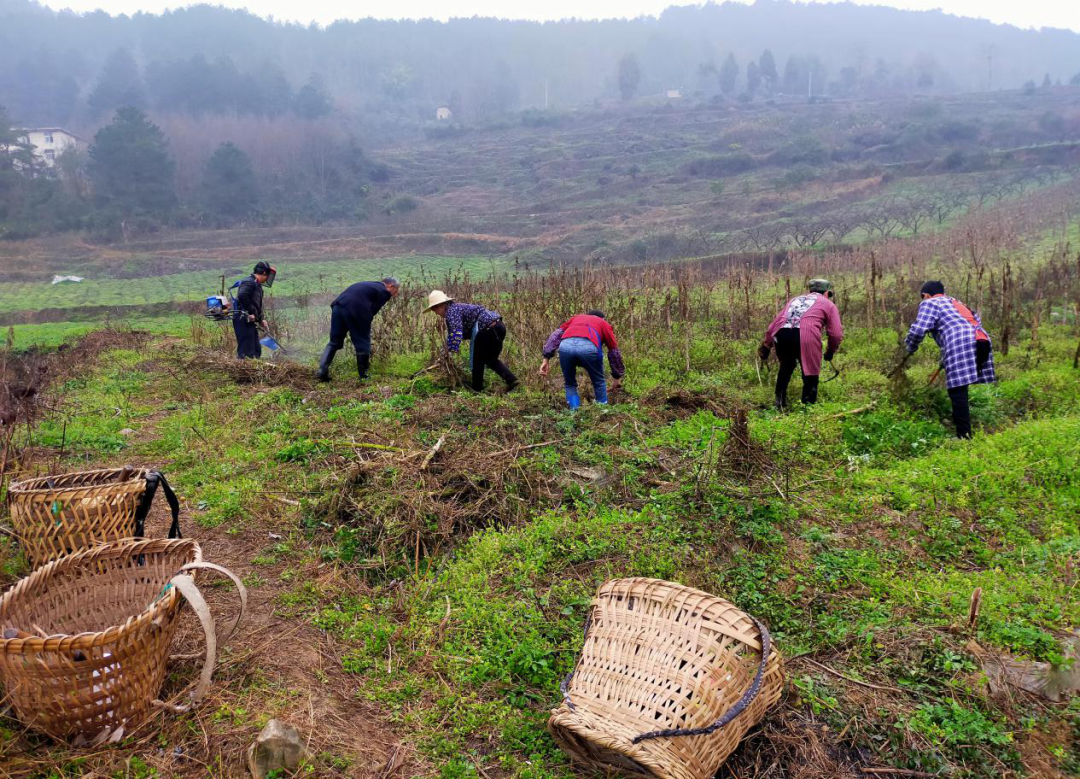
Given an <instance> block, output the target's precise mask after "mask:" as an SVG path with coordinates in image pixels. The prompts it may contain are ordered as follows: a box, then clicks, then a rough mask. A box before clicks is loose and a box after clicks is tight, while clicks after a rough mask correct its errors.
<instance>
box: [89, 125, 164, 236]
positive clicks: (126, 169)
mask: <svg viewBox="0 0 1080 779" xmlns="http://www.w3.org/2000/svg"><path fill="white" fill-rule="evenodd" d="M174 167H175V166H174V164H173V161H172V159H171V158H170V156H169V144H168V141H167V140H166V139H165V135H164V134H163V133H162V132H161V130H160V129H159V128H158V126H157V125H155V124H154V123H153V122H151V121H150V120H149V119H148V118H147V117H146V114H144V113H143V112H142V111H140V110H139V109H138V108H132V107H130V106H128V107H125V108H121V109H119V110H118V111H117V112H116V116H115V117H114V118H113V121H112V123H111V124H108V125H106V126H105V127H102V128H101V129H100V130H98V131H97V134H96V135H95V136H94V143H93V145H92V146H91V147H90V179H91V181H92V182H93V184H94V194H95V195H96V197H98V198H99V199H100V200H101V201H102V203H103V204H104V205H106V206H110V207H113V208H115V209H117V210H118V211H119V213H120V214H121V215H123V216H124V217H128V216H132V215H135V214H150V215H153V216H158V217H163V216H167V215H168V213H169V212H170V211H171V210H172V209H173V208H174V207H175V205H176V193H175V192H174V191H173V170H174Z"/></svg>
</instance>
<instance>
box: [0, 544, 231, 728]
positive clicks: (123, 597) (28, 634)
mask: <svg viewBox="0 0 1080 779" xmlns="http://www.w3.org/2000/svg"><path fill="white" fill-rule="evenodd" d="M199 568H211V569H213V570H216V571H220V572H223V573H225V574H226V575H227V576H229V577H230V578H231V579H232V580H233V581H234V582H235V583H236V585H237V587H238V591H239V594H240V599H241V609H240V615H242V614H243V610H244V606H245V605H246V600H247V598H246V592H245V590H244V588H243V585H242V584H241V583H240V581H239V580H238V579H237V578H236V577H235V576H234V575H233V574H232V573H230V572H228V571H225V569H223V568H221V567H220V566H216V565H213V564H211V563H205V562H203V561H202V551H201V549H200V548H199V545H198V544H197V543H195V542H194V541H192V540H167V539H154V540H136V539H129V540H126V541H120V542H115V543H110V544H103V545H101V546H97V547H94V548H92V549H86V550H83V551H81V552H77V553H75V554H73V555H69V556H67V557H62V558H60V559H59V560H54V561H53V562H51V563H48V564H47V565H45V566H43V567H42V568H39V569H38V570H36V571H34V572H33V573H32V574H30V575H29V576H28V577H26V578H25V579H22V580H21V581H19V582H18V583H17V584H15V585H14V586H13V587H12V588H11V589H9V590H8V591H7V592H6V593H4V595H3V597H2V598H0V636H3V638H0V681H2V683H3V687H4V692H5V693H6V698H5V700H6V701H8V702H10V703H11V704H12V705H13V706H14V708H15V712H16V714H17V715H18V717H19V719H20V720H21V721H22V722H24V723H25V724H27V725H29V726H30V727H33V728H35V729H37V730H40V731H43V732H45V733H48V734H49V735H51V736H54V737H56V738H60V739H65V740H73V741H74V742H75V743H76V744H77V745H81V744H98V743H102V742H105V741H118V740H119V739H120V738H122V737H123V736H124V734H125V733H130V732H131V731H132V730H133V729H134V728H135V727H137V726H138V725H139V724H140V722H141V721H142V720H143V718H144V717H145V716H146V714H147V713H148V711H149V710H150V708H151V705H157V706H159V707H163V708H169V709H171V710H173V711H183V710H186V708H187V707H188V706H190V705H191V703H187V704H185V705H179V706H174V705H170V704H165V703H162V702H161V701H155V698H156V697H157V695H158V694H159V692H160V690H161V686H162V683H163V681H164V679H165V669H166V662H167V660H168V659H169V647H170V645H171V643H172V640H173V636H174V634H175V633H176V627H177V615H178V614H179V612H180V605H181V602H182V599H186V600H187V601H188V603H189V604H190V605H191V606H192V609H193V610H194V611H195V613H196V615H197V616H198V618H199V621H200V623H201V624H202V627H203V630H204V632H205V634H206V641H207V649H206V661H205V664H204V666H203V669H202V672H201V674H200V677H199V681H198V684H197V685H196V687H195V690H194V692H193V693H192V694H191V702H194V701H195V700H197V699H198V698H200V697H201V696H202V695H203V694H204V693H205V691H206V688H207V686H208V685H209V682H210V675H211V673H212V672H213V667H214V661H215V657H216V652H217V640H218V638H217V635H216V632H215V629H214V623H213V620H212V619H211V617H210V613H209V610H208V609H207V606H206V602H205V601H204V600H203V598H202V596H201V595H200V594H199V590H198V588H197V587H196V586H195V583H194V579H193V578H192V574H191V573H190V572H191V571H193V570H195V569H199ZM239 620H240V616H239V615H238V616H237V618H236V623H233V625H232V629H235V627H236V624H237V623H238V622H239ZM232 629H230V630H229V633H231V632H232Z"/></svg>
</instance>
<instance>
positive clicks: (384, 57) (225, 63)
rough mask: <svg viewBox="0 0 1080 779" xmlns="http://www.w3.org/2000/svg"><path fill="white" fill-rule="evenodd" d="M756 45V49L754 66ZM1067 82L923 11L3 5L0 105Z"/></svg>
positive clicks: (897, 89)
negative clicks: (535, 17) (152, 9)
mask: <svg viewBox="0 0 1080 779" xmlns="http://www.w3.org/2000/svg"><path fill="white" fill-rule="evenodd" d="M766 51H768V54H767V55H766ZM1074 77H1077V78H1078V79H1080V35H1078V34H1076V33H1072V32H1069V31H1064V30H1045V29H1044V30H1041V31H1035V30H1020V29H1018V28H1015V27H1009V26H1001V25H993V24H991V23H989V22H985V21H979V20H973V19H963V18H958V17H954V16H949V15H947V14H944V13H941V12H938V11H931V12H910V11H899V10H894V9H889V8H883V7H864V6H855V5H852V4H847V3H845V4H795V3H791V2H786V1H785V0H758V2H756V3H755V4H753V5H742V4H738V3H725V4H722V5H714V4H709V5H706V6H703V7H696V6H691V7H683V8H671V9H669V10H667V11H666V12H664V13H663V14H662V15H661V16H660V17H659V18H649V17H645V18H639V19H634V20H607V21H563V22H556V23H546V24H539V23H533V22H522V21H499V20H493V19H479V18H474V19H458V20H452V21H450V22H448V23H440V22H434V21H402V22H394V21H376V20H371V19H366V20H361V21H342V22H336V23H334V24H332V25H329V26H327V27H320V26H317V25H311V26H303V25H297V24H283V23H279V22H274V21H272V20H266V19H261V18H259V17H257V16H254V15H252V14H250V13H247V12H244V11H234V10H228V9H224V8H220V7H217V8H215V7H211V6H206V5H202V6H194V7H191V8H186V9H181V10H177V11H173V12H168V13H165V14H162V15H154V14H136V15H134V16H131V17H128V16H109V15H108V14H105V13H104V12H95V13H90V14H83V15H79V14H73V13H70V12H54V11H51V10H49V9H47V8H44V7H42V6H40V5H38V4H36V3H34V2H31V0H0V105H5V106H6V107H7V108H8V111H9V113H10V115H11V116H12V117H13V118H14V119H15V120H17V121H20V122H23V123H27V124H51V125H55V124H63V125H72V126H75V127H77V128H82V129H86V128H89V127H92V126H96V125H97V124H100V121H102V120H103V119H106V118H107V117H108V116H109V115H111V113H112V111H113V109H115V108H116V107H118V106H119V105H122V104H129V103H136V104H138V103H142V104H143V105H145V107H147V108H150V109H154V110H156V111H159V112H160V111H170V112H181V113H191V114H206V113H239V114H245V113H250V114H258V115H279V114H284V113H288V112H293V113H296V114H298V115H300V116H306V117H311V116H318V115H322V114H325V113H327V112H328V111H330V110H335V109H336V110H337V111H339V112H340V115H341V116H342V117H344V118H347V119H348V120H350V121H351V122H361V123H363V124H365V125H366V126H367V127H368V128H369V129H376V128H382V129H384V130H387V131H389V130H392V129H393V128H395V127H402V126H406V125H407V126H413V127H415V126H416V124H417V123H418V122H421V121H427V120H430V119H431V118H432V116H433V112H434V109H435V107H436V106H438V105H442V104H446V105H448V106H449V107H451V108H452V109H453V111H454V118H455V119H456V120H458V121H465V122H469V121H480V120H485V119H488V118H490V117H493V116H497V115H499V114H502V113H505V112H507V111H511V110H520V109H525V108H530V107H542V106H544V105H545V99H546V100H547V101H548V105H550V106H552V107H557V108H570V107H574V106H579V105H582V104H586V103H591V102H593V101H595V100H601V101H604V100H616V99H619V98H624V99H640V98H642V97H646V96H649V95H658V94H663V93H664V92H666V90H669V89H678V90H680V91H681V93H682V94H683V95H684V96H686V97H688V98H690V97H695V98H699V99H712V98H714V97H716V95H717V94H721V95H722V96H723V97H725V98H728V99H736V98H738V97H739V96H742V98H743V99H744V100H745V99H747V98H749V97H754V96H765V95H767V96H772V95H775V94H784V93H788V94H792V93H796V94H801V95H805V94H806V93H807V90H808V89H810V90H812V91H813V92H814V93H815V94H820V95H826V94H827V95H830V96H836V97H879V96H892V95H896V94H904V93H913V92H919V93H944V92H955V91H966V90H983V89H987V88H988V87H989V88H990V89H995V90H996V89H998V88H1005V89H1014V88H1018V87H1021V86H1022V85H1024V84H1025V83H1027V82H1029V81H1030V82H1034V83H1036V84H1040V85H1042V84H1044V83H1046V82H1049V84H1053V83H1057V82H1058V81H1061V82H1068V81H1070V80H1071V79H1073V78H1074Z"/></svg>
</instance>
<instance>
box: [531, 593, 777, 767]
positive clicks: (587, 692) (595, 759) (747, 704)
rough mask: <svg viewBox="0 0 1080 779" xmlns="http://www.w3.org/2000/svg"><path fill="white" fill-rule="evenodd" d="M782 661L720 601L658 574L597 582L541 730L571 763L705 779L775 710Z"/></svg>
mask: <svg viewBox="0 0 1080 779" xmlns="http://www.w3.org/2000/svg"><path fill="white" fill-rule="evenodd" d="M782 686H783V674H782V668H781V658H780V654H779V653H778V652H777V651H776V649H775V648H774V647H773V646H772V642H771V640H770V639H769V634H768V631H767V630H766V629H765V627H764V625H762V624H761V623H760V622H758V621H757V620H756V619H754V618H753V617H751V616H749V615H748V614H745V613H743V612H742V611H739V609H737V608H736V607H735V606H734V605H732V604H731V603H729V602H728V601H726V600H723V599H721V598H717V597H715V596H713V595H709V594H708V593H705V592H701V591H700V590H695V589H691V588H690V587H684V586H682V585H679V584H672V583H671V582H665V581H660V580H657V579H639V578H635V579H616V580H614V581H610V582H607V583H606V584H604V585H603V586H602V587H601V588H600V590H599V592H598V593H597V595H596V598H595V599H594V600H593V603H592V606H591V609H590V613H589V617H588V620H587V621H586V624H585V645H584V647H583V648H582V652H581V657H580V658H579V660H578V663H577V667H576V668H575V669H574V671H573V673H571V674H570V675H569V676H567V678H566V680H565V681H564V682H563V686H562V691H563V704H562V705H561V706H560V707H559V708H558V709H555V710H554V711H553V712H552V715H551V719H550V720H548V729H549V730H550V731H551V734H552V736H553V737H554V738H555V740H556V741H557V742H558V744H559V746H560V747H562V749H563V750H564V751H565V752H566V753H567V754H568V755H569V756H570V757H571V759H572V760H573V761H574V762H577V763H581V764H584V765H586V766H588V767H590V768H593V769H598V770H601V771H605V772H608V773H610V772H612V771H615V772H617V773H622V774H624V775H629V776H645V777H659V778H661V779H710V778H711V777H712V776H714V775H715V774H716V772H717V770H718V769H719V768H720V765H721V764H722V763H723V762H724V760H726V759H727V757H728V755H730V754H731V753H732V751H734V749H735V747H736V746H738V744H739V741H740V740H741V739H742V737H743V736H744V735H745V733H746V731H747V730H749V729H750V728H751V727H753V726H754V725H756V724H757V723H758V722H759V721H760V720H761V719H762V717H763V716H764V714H765V710H766V709H767V708H769V706H771V705H772V704H774V703H776V701H777V699H779V697H780V691H781V688H782Z"/></svg>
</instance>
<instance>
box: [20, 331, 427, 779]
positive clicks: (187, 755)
mask: <svg viewBox="0 0 1080 779" xmlns="http://www.w3.org/2000/svg"><path fill="white" fill-rule="evenodd" d="M143 338H144V337H143V336H141V335H139V334H137V333H126V334H125V333H115V332H111V333H110V332H104V333H99V334H94V335H93V336H90V337H88V338H85V339H83V340H82V341H81V342H80V343H79V344H78V345H77V346H74V347H71V348H69V349H68V350H65V352H62V353H59V354H56V355H49V356H42V357H32V359H31V360H30V362H29V363H28V365H29V366H30V367H29V368H23V369H22V373H29V375H30V376H32V377H34V378H35V379H36V380H37V381H38V383H42V382H44V381H45V379H46V378H49V379H51V380H53V381H55V380H58V379H61V380H62V377H64V376H70V375H72V374H73V373H74V372H77V371H79V370H80V369H85V366H86V364H87V363H88V362H89V361H92V360H93V359H94V358H95V357H96V356H97V355H98V354H100V353H101V352H102V351H103V350H104V349H107V348H113V347H117V346H133V345H139V344H142V343H143ZM8 372H9V375H16V374H18V371H17V370H16V368H15V366H14V365H12V366H9V367H8ZM140 434H141V435H145V436H148V437H153V436H154V435H155V431H154V425H153V419H152V418H151V419H149V420H147V421H146V423H145V424H144V425H143V426H142V427H141V430H140ZM54 454H55V453H53V452H51V451H47V450H38V451H28V452H26V453H25V458H24V460H23V462H22V469H23V470H24V472H25V471H36V470H40V469H41V468H43V467H48V465H46V461H48V460H51V459H52V457H53V456H54ZM129 464H131V465H135V466H147V467H154V468H160V469H161V470H163V471H164V472H165V473H166V474H168V470H169V466H168V462H163V461H153V462H148V461H146V462H144V461H138V460H131V461H130V462H129ZM112 465H115V462H104V461H103V462H98V463H95V462H88V463H86V465H85V467H86V469H90V468H95V467H107V466H112ZM158 497H159V499H158V500H157V501H155V505H154V507H153V509H152V510H151V513H150V516H149V518H148V520H147V536H148V537H164V536H165V535H166V534H167V532H168V527H169V523H170V521H171V517H170V515H169V512H168V506H167V503H166V502H165V501H164V500H163V499H162V498H161V496H158ZM296 510H297V509H296V507H295V506H292V505H289V504H288V503H287V502H277V501H274V500H270V499H268V501H267V504H266V506H265V509H264V511H263V512H261V513H260V514H259V515H258V516H253V517H249V518H248V519H247V521H246V522H245V524H244V529H243V531H242V532H239V533H236V532H235V531H233V532H228V531H227V530H226V529H225V528H211V529H208V528H204V527H199V526H197V525H195V524H194V523H193V522H192V521H191V519H190V516H189V515H188V512H187V511H186V510H185V508H184V507H183V505H182V506H181V530H182V533H183V534H184V535H185V536H189V537H195V538H196V539H197V540H198V541H199V544H200V546H201V547H202V551H203V558H204V559H205V560H207V561H209V562H213V563H217V564H219V565H223V566H225V567H226V568H228V569H230V570H231V571H233V572H234V573H235V574H237V575H238V576H239V577H241V579H244V580H245V581H246V582H247V583H248V610H247V612H246V614H245V617H244V620H243V622H242V623H241V625H240V628H239V629H238V630H237V632H236V634H235V635H234V636H232V637H231V638H230V639H229V640H228V641H226V642H225V643H224V645H223V646H221V647H219V656H218V663H217V667H216V668H215V673H214V682H213V685H212V687H211V690H210V692H209V693H208V695H207V698H206V699H205V700H204V701H203V702H202V703H201V704H200V705H199V706H197V707H196V708H195V709H194V710H193V712H192V713H190V714H188V715H183V716H177V715H174V714H165V713H161V712H157V713H154V714H152V715H151V716H150V717H149V719H148V720H147V721H146V722H145V723H144V724H143V725H142V726H141V727H140V728H139V729H138V730H137V731H135V732H133V733H132V734H130V736H129V737H128V739H126V740H125V742H124V744H123V745H121V746H118V747H108V748H99V749H97V750H94V751H91V752H89V753H88V752H86V751H75V750H69V749H67V748H66V747H64V746H63V745H60V744H56V743H55V742H52V741H50V740H48V739H46V738H44V737H41V736H38V735H36V734H34V733H32V732H27V731H25V730H24V731H21V732H20V731H19V730H18V728H20V727H21V726H20V725H19V724H18V723H17V722H16V721H14V720H8V719H3V718H0V724H2V725H3V726H4V727H8V728H12V729H13V730H14V732H15V733H17V734H18V735H16V736H15V737H14V738H11V739H10V740H4V741H0V776H4V777H12V778H13V779H17V778H19V777H40V776H45V775H46V774H48V772H49V770H50V769H51V768H60V767H63V766H65V765H67V764H69V762H70V761H71V760H73V759H75V758H81V759H84V761H85V762H83V763H82V764H81V765H80V767H79V770H80V775H81V776H84V777H112V776H128V775H129V774H128V773H125V770H127V769H130V768H131V766H132V763H131V761H132V759H133V758H136V757H137V758H138V759H139V760H142V761H143V762H145V763H146V764H147V765H149V766H151V767H153V768H155V769H157V771H158V772H159V773H158V776H161V777H206V776H207V775H208V773H209V775H210V776H214V777H240V776H248V772H247V768H246V762H245V760H246V757H245V753H246V749H247V746H248V745H249V744H250V743H251V741H252V740H253V739H254V738H255V737H256V736H257V735H258V731H259V727H258V723H259V721H260V720H261V718H265V717H276V718H278V719H281V720H283V721H285V722H286V723H288V724H291V725H293V726H294V727H296V728H297V729H298V730H299V732H300V733H301V735H302V736H303V737H304V738H305V739H306V740H307V744H308V748H309V750H310V751H311V753H312V754H313V755H314V756H315V757H316V760H317V765H316V774H315V775H317V776H342V777H344V776H347V777H373V776H379V777H381V778H383V779H389V777H391V776H408V775H413V774H415V773H416V772H417V771H418V770H419V769H421V768H422V763H421V761H420V759H419V758H418V757H417V756H416V755H415V753H414V751H413V749H412V747H410V746H409V745H407V744H405V743H403V741H402V739H401V736H400V735H399V734H398V733H397V732H395V730H394V728H393V727H392V726H391V724H390V723H389V721H388V717H387V714H386V713H385V712H383V711H380V710H379V709H378V708H377V707H376V706H375V705H373V704H371V703H368V702H365V701H364V700H362V699H361V697H360V696H359V691H360V689H361V687H362V684H363V678H362V677H357V676H350V675H348V674H347V673H345V672H344V671H343V670H342V664H341V660H340V651H341V650H340V648H339V647H338V646H337V645H336V643H335V642H334V640H333V639H332V638H330V637H329V636H328V635H326V634H325V633H323V632H322V631H320V630H318V629H317V628H315V627H314V626H313V625H312V624H311V622H310V621H309V616H310V613H309V611H306V610H305V609H304V608H303V607H292V608H290V607H289V606H288V605H286V600H285V599H284V597H283V596H285V595H286V594H287V593H290V592H293V591H294V590H295V584H293V585H290V584H288V583H287V580H293V581H295V580H300V581H305V582H310V583H312V584H313V585H314V586H315V587H317V588H319V589H337V588H339V587H342V586H344V581H343V579H342V578H341V577H340V575H339V573H338V571H337V570H336V569H335V568H334V567H333V566H329V565H323V564H317V563H310V564H307V563H301V564H299V565H300V568H299V569H297V568H296V565H297V564H295V563H293V562H290V560H288V559H278V558H275V557H274V556H273V555H267V551H268V549H271V548H273V547H274V546H275V545H276V544H278V543H280V541H282V540H284V539H287V538H288V536H289V533H290V531H291V529H293V528H295V527H296V524H297V523H296V520H295V518H294V517H290V516H289V515H290V514H291V513H293V512H295V511H296ZM260 554H262V555H263V557H262V558H261V559H260V563H261V564H259V565H256V564H255V563H254V562H253V560H254V559H255V558H256V557H258V556H259V555H260ZM268 561H269V562H268ZM287 571H288V573H286V572H287ZM283 574H284V577H283ZM216 578H218V577H216V575H213V574H208V575H205V576H201V577H200V584H201V589H202V591H203V594H204V595H205V597H206V599H207V603H208V604H209V606H210V609H211V612H212V613H213V615H214V617H215V620H216V622H217V624H218V627H219V630H221V629H223V626H224V625H228V624H229V623H230V622H231V620H232V619H233V617H234V615H235V614H236V610H237V608H238V604H239V601H238V599H237V597H236V592H235V588H233V587H232V586H231V585H229V586H228V587H221V586H216V582H215V579H216ZM3 584H5V585H7V584H10V582H3ZM182 620H183V622H182V624H181V628H180V632H179V636H178V641H177V646H176V647H175V651H176V652H177V653H178V654H189V653H191V654H194V653H199V652H202V651H204V639H203V636H202V632H201V629H200V628H199V626H198V622H197V621H196V620H195V618H194V616H193V615H192V614H191V613H190V612H185V613H184V614H183V616H182ZM173 665H174V667H173V668H172V671H171V673H170V676H169V677H168V680H167V681H166V687H165V689H164V690H163V694H162V698H164V699H168V698H170V697H171V696H178V695H182V694H184V691H185V690H186V689H187V688H188V686H189V685H190V684H191V683H192V682H193V681H194V678H195V675H196V674H197V672H198V667H197V666H198V663H197V662H196V661H178V662H176V663H174V664H173ZM117 771H119V772H120V773H116V772H117ZM49 775H54V774H49ZM55 775H57V776H59V775H61V774H60V773H57V774H55ZM63 775H64V776H67V775H69V774H67V773H64V774H63ZM130 775H134V774H130Z"/></svg>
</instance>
